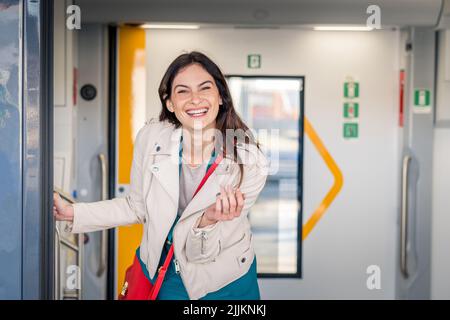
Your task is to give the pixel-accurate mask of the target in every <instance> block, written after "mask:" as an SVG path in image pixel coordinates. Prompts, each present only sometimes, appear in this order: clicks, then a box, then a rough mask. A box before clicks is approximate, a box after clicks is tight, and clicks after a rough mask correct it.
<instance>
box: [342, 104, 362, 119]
mask: <svg viewBox="0 0 450 320" xmlns="http://www.w3.org/2000/svg"><path fill="white" fill-rule="evenodd" d="M358 117H359V103H357V102H346V103H344V118H347V119H354V118H358Z"/></svg>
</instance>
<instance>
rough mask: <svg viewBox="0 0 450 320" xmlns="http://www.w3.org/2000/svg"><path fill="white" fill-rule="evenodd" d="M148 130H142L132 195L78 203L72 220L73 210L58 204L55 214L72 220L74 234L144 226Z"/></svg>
mask: <svg viewBox="0 0 450 320" xmlns="http://www.w3.org/2000/svg"><path fill="white" fill-rule="evenodd" d="M144 130H145V127H144V128H142V129H141V130H140V131H139V133H138V135H137V137H136V141H135V146H134V152H133V162H132V167H131V182H130V192H129V195H128V196H126V197H124V198H114V199H112V200H104V201H97V202H92V203H76V204H74V205H73V218H72V219H70V218H67V217H68V216H70V210H71V208H70V207H69V206H64V205H61V203H60V202H58V201H56V202H55V206H54V215H55V217H56V219H57V220H66V221H70V220H72V221H70V222H69V224H68V230H69V231H70V232H73V233H81V232H92V231H98V230H103V229H109V228H114V227H117V226H122V225H130V224H135V223H144V220H145V204H144V199H143V196H142V192H143V191H142V153H143V148H144V141H142V135H143V134H142V132H143V131H144ZM66 210H68V211H66ZM55 211H56V212H55ZM64 217H66V218H64Z"/></svg>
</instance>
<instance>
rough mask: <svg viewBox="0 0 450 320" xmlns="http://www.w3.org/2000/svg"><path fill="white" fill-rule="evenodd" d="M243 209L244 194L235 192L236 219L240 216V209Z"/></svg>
mask: <svg viewBox="0 0 450 320" xmlns="http://www.w3.org/2000/svg"><path fill="white" fill-rule="evenodd" d="M243 208H244V194H243V193H242V192H241V190H240V189H237V190H236V215H235V216H236V217H239V216H240V215H241V212H242V209H243Z"/></svg>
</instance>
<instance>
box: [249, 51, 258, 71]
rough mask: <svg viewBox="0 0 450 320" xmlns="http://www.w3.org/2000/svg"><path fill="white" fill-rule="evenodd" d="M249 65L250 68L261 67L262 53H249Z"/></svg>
mask: <svg viewBox="0 0 450 320" xmlns="http://www.w3.org/2000/svg"><path fill="white" fill-rule="evenodd" d="M247 67H249V68H250V69H259V68H261V55H260V54H249V55H248V56H247Z"/></svg>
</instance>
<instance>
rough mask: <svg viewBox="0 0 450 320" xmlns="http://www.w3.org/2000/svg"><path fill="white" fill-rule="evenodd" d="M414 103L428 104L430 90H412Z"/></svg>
mask: <svg viewBox="0 0 450 320" xmlns="http://www.w3.org/2000/svg"><path fill="white" fill-rule="evenodd" d="M414 105H415V106H418V107H428V106H430V90H427V89H416V90H414Z"/></svg>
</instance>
